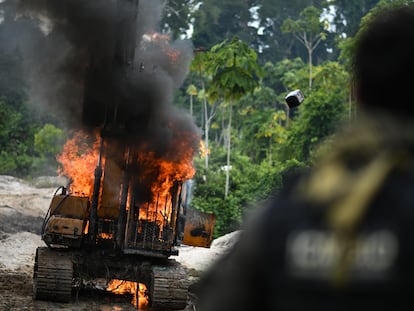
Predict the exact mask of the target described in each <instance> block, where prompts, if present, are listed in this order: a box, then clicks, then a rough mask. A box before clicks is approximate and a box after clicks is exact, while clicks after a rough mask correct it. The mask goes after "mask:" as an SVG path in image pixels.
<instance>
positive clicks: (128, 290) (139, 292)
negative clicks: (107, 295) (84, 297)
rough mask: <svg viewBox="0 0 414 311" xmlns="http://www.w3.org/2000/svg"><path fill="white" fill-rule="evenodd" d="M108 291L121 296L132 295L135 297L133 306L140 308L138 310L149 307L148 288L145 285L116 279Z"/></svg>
mask: <svg viewBox="0 0 414 311" xmlns="http://www.w3.org/2000/svg"><path fill="white" fill-rule="evenodd" d="M106 290H107V291H108V292H111V293H114V294H120V295H125V294H131V295H132V296H133V299H132V301H131V304H133V305H134V306H135V307H136V308H138V310H142V309H143V308H146V307H147V306H148V295H147V287H146V286H145V284H142V283H137V282H130V281H124V280H118V279H114V280H111V282H110V283H109V285H108V287H107V288H106Z"/></svg>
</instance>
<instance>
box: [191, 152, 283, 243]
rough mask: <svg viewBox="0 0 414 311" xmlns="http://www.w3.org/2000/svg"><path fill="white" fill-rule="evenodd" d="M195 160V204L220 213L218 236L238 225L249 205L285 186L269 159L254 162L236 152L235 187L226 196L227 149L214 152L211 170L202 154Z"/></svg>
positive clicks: (193, 201)
mask: <svg viewBox="0 0 414 311" xmlns="http://www.w3.org/2000/svg"><path fill="white" fill-rule="evenodd" d="M219 150H220V149H219ZM195 164H196V168H197V173H196V175H195V176H194V179H195V189H194V197H193V200H192V205H193V207H194V208H196V209H199V210H201V211H205V212H210V213H214V214H215V215H216V225H215V236H216V237H217V236H220V235H223V234H225V233H228V232H231V231H233V230H236V229H238V228H239V225H240V223H241V221H242V219H243V215H244V214H245V212H246V209H247V207H248V205H249V204H253V203H254V202H256V201H257V200H260V199H263V198H266V197H267V196H268V194H269V193H270V192H271V191H272V190H274V189H276V188H280V186H281V179H280V178H279V176H278V175H277V174H276V172H277V168H275V167H273V166H272V165H270V164H269V163H267V162H263V163H261V164H259V165H254V164H252V163H251V161H250V159H249V157H247V156H243V155H240V154H238V153H234V154H233V161H232V166H231V174H232V179H231V183H230V189H231V191H230V195H229V196H228V197H227V198H226V199H224V183H225V172H224V170H223V167H224V165H225V164H226V156H225V152H224V150H222V151H221V152H220V151H219V152H216V153H215V154H212V158H211V165H210V167H209V169H208V170H206V169H205V167H204V166H203V159H201V158H197V159H196V160H195Z"/></svg>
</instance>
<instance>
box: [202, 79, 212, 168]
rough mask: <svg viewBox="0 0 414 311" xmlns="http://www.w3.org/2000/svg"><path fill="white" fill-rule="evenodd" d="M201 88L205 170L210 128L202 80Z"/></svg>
mask: <svg viewBox="0 0 414 311" xmlns="http://www.w3.org/2000/svg"><path fill="white" fill-rule="evenodd" d="M201 85H202V89H203V94H204V97H203V106H204V109H203V110H204V147H205V149H206V152H205V155H204V167H205V168H206V170H207V169H208V142H209V139H208V134H209V129H210V118H209V116H208V105H207V97H206V88H205V85H204V82H201Z"/></svg>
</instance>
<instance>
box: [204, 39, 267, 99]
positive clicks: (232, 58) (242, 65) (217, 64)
mask: <svg viewBox="0 0 414 311" xmlns="http://www.w3.org/2000/svg"><path fill="white" fill-rule="evenodd" d="M210 57H211V60H212V61H211V62H209V66H208V72H211V73H212V81H211V83H210V86H209V89H208V95H209V99H210V101H212V102H214V101H217V100H218V99H220V98H223V99H224V101H225V102H234V101H237V100H239V99H240V98H242V97H243V96H244V95H245V94H247V93H252V92H253V91H254V89H255V88H256V87H257V86H258V85H259V81H258V78H260V77H261V76H262V75H263V70H262V68H261V67H260V66H259V65H258V64H257V54H256V52H255V51H254V50H253V49H251V48H249V47H248V46H247V44H246V43H244V42H243V41H241V40H240V39H239V38H237V37H234V38H233V39H232V40H231V41H230V42H228V41H227V40H224V41H223V42H221V43H219V44H217V45H215V46H213V47H212V48H211V52H210Z"/></svg>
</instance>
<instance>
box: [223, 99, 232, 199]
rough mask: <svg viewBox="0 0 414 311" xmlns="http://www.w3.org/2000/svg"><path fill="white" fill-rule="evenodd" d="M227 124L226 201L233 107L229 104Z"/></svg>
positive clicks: (228, 182)
mask: <svg viewBox="0 0 414 311" xmlns="http://www.w3.org/2000/svg"><path fill="white" fill-rule="evenodd" d="M229 110H230V111H229V124H228V127H227V163H226V186H225V189H224V198H225V199H227V197H228V195H229V184H230V153H231V119H232V114H233V105H232V103H230V109H229Z"/></svg>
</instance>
